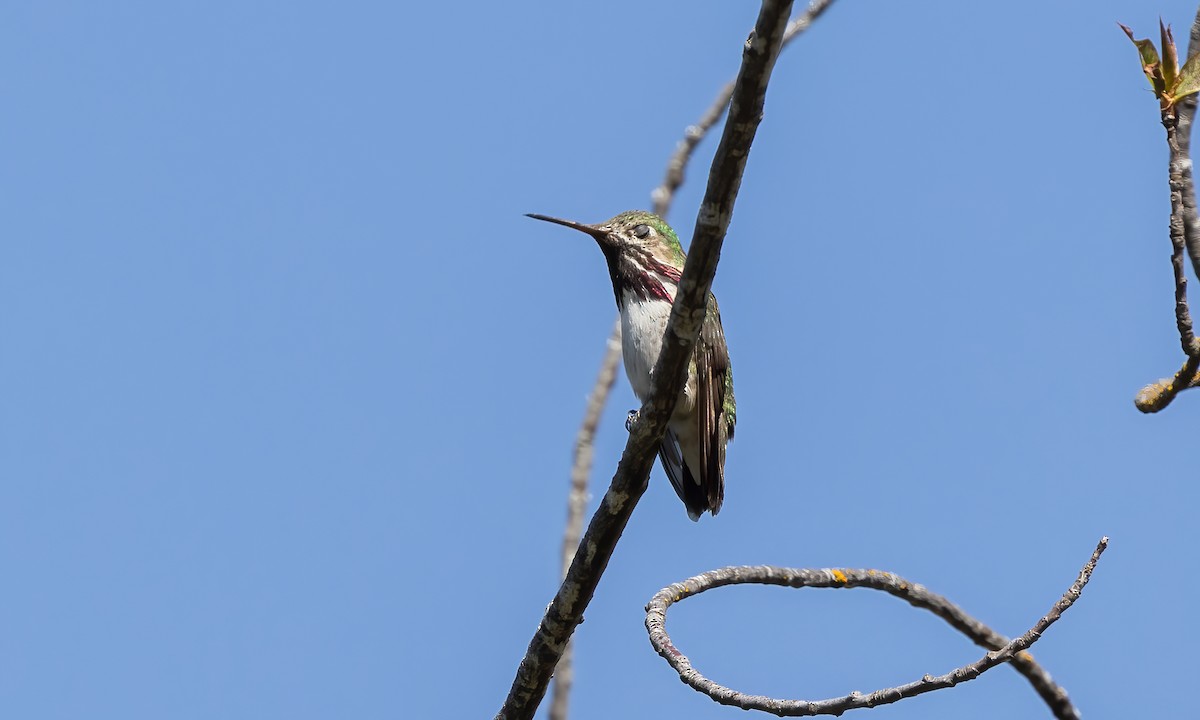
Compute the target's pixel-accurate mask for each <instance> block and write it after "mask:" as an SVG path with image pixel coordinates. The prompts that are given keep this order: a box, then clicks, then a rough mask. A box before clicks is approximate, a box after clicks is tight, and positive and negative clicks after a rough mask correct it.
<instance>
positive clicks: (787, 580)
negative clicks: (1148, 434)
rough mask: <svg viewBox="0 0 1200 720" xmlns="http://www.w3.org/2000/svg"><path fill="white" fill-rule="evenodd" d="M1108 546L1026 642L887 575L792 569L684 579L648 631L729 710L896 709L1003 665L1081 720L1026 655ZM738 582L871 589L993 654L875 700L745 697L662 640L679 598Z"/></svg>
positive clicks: (651, 608)
mask: <svg viewBox="0 0 1200 720" xmlns="http://www.w3.org/2000/svg"><path fill="white" fill-rule="evenodd" d="M1107 547H1108V538H1107V537H1105V538H1101V539H1100V543H1099V544H1098V545H1097V546H1096V549H1095V551H1094V552H1093V553H1092V557H1091V559H1089V560H1088V562H1087V563H1086V564H1085V565H1084V566H1083V569H1082V570H1081V571H1080V572H1079V577H1078V578H1077V579H1076V580H1075V582H1074V583H1073V584H1072V585H1071V587H1070V588H1069V589H1068V590H1067V592H1066V593H1065V594H1064V595H1063V596H1062V598H1061V599H1060V600H1059V601H1058V602H1057V603H1055V604H1054V606H1053V607H1052V608H1051V609H1050V612H1048V613H1046V615H1045V616H1044V617H1042V618H1041V619H1040V620H1038V622H1037V623H1036V624H1035V625H1034V626H1033V627H1032V628H1030V630H1029V631H1028V632H1026V633H1025V634H1024V635H1022V636H1020V637H1018V638H1017V639H1015V640H1012V641H1007V640H1005V639H1004V638H1003V637H1001V636H1000V635H998V634H997V633H995V632H994V631H992V630H991V629H990V628H988V627H987V626H986V625H984V624H983V623H981V622H979V621H978V620H976V619H975V618H973V617H971V616H970V615H967V614H966V613H965V612H963V610H962V609H961V608H959V607H958V606H957V605H955V604H954V603H952V602H950V601H949V600H947V599H946V598H944V597H942V596H941V595H937V594H935V593H932V592H930V591H929V590H927V589H925V587H923V586H921V585H918V584H916V583H912V582H909V581H908V580H905V579H904V578H902V577H899V576H897V575H893V574H892V573H889V572H880V571H878V570H847V569H824V570H814V569H794V568H778V567H770V566H756V567H728V568H723V569H721V570H713V571H711V572H707V573H704V574H703V575H697V576H696V577H693V578H689V579H687V580H685V581H683V582H681V583H675V584H674V585H670V586H668V587H666V588H663V589H662V590H660V591H659V592H658V593H657V594H655V596H654V597H653V598H651V600H650V602H649V604H647V605H646V630H647V632H648V633H649V634H650V643H651V644H652V645H653V646H654V649H655V650H656V651H658V654H659V655H661V656H662V657H663V658H664V659H665V660H666V661H667V663H669V664H670V665H671V667H673V668H674V669H675V671H676V672H678V673H679V679H680V680H682V681H683V682H685V683H687V684H688V685H690V686H691V687H692V688H694V689H696V690H698V691H699V692H702V693H704V694H705V695H708V696H709V697H710V698H712V699H713V700H715V701H716V702H718V703H721V704H723V705H732V706H734V707H739V708H741V709H743V710H761V711H763V712H769V713H772V714H774V715H778V716H780V717H784V716H791V717H795V716H808V715H841V714H842V713H843V712H845V711H846V710H852V709H856V708H869V707H875V706H876V705H885V704H888V703H894V702H897V701H899V700H903V699H905V698H909V697H914V696H916V695H921V694H924V693H927V692H932V691H934V690H940V689H943V688H948V687H954V686H955V685H957V684H959V683H963V682H967V681H969V680H974V679H975V678H977V677H979V676H980V675H981V674H983V673H984V672H986V671H987V670H990V669H991V668H993V667H995V666H997V665H999V664H1001V663H1004V662H1010V661H1011V662H1013V664H1014V666H1015V667H1016V668H1017V670H1018V671H1020V672H1021V673H1022V674H1023V675H1025V676H1026V677H1027V678H1029V680H1030V682H1031V683H1032V684H1033V685H1034V687H1035V688H1036V689H1037V690H1038V693H1039V694H1040V695H1041V696H1042V698H1043V699H1044V700H1046V701H1047V703H1048V704H1049V705H1050V707H1051V709H1052V710H1053V712H1054V714H1055V717H1058V718H1078V717H1079V713H1078V711H1076V710H1075V708H1074V706H1072V705H1071V703H1070V702H1069V701H1068V700H1067V697H1066V692H1065V691H1063V690H1062V688H1060V687H1058V686H1057V685H1055V684H1054V682H1053V681H1052V680H1050V677H1049V675H1047V674H1046V673H1045V671H1044V670H1042V669H1041V667H1040V666H1038V664H1037V663H1036V662H1034V660H1033V658H1032V656H1030V655H1029V654H1028V653H1025V652H1024V651H1025V650H1026V649H1028V648H1029V646H1031V645H1033V643H1035V642H1037V640H1038V639H1039V638H1040V637H1041V636H1042V633H1044V632H1045V631H1046V629H1047V628H1049V627H1050V626H1051V625H1052V624H1054V622H1055V621H1057V620H1058V619H1059V617H1061V616H1062V614H1063V612H1065V611H1066V610H1067V608H1069V607H1071V605H1072V604H1074V602H1075V601H1076V600H1077V599H1079V596H1080V594H1081V593H1082V592H1083V588H1084V586H1085V585H1087V583H1088V580H1089V579H1090V578H1091V575H1092V571H1093V570H1095V568H1096V562H1097V561H1098V560H1099V559H1100V555H1101V554H1102V553H1103V552H1104V550H1105V548H1107ZM739 583H761V584H766V585H782V586H785V587H795V588H801V587H825V588H852V587H865V588H870V589H872V590H882V591H884V592H886V593H888V594H890V595H893V596H895V597H898V598H900V599H902V600H905V601H907V602H908V603H909V604H911V605H914V606H916V607H919V608H924V609H926V610H929V611H930V612H932V613H934V614H935V615H937V616H938V617H940V618H942V619H944V620H946V622H948V623H949V624H950V625H951V626H953V627H954V628H955V629H956V630H959V631H960V632H962V633H964V634H966V635H967V636H968V637H970V638H971V639H972V640H973V641H975V643H976V644H978V645H982V646H983V647H987V648H989V649H991V650H992V652H989V653H987V654H986V655H984V656H983V657H982V658H980V659H979V660H977V661H975V662H973V663H970V664H969V665H964V666H963V667H960V668H957V669H955V670H952V671H950V672H949V673H946V674H945V675H940V676H937V677H934V676H931V675H925V676H924V677H922V678H921V679H920V680H916V681H914V682H911V683H908V684H906V685H900V686H898V687H892V688H885V689H882V690H876V691H875V692H872V693H867V694H863V693H859V692H852V693H850V694H849V695H844V696H842V697H837V698H829V699H826V700H781V699H777V698H770V697H766V696H763V695H746V694H743V693H740V692H738V691H737V690H733V689H730V688H727V687H725V686H723V685H720V684H718V683H715V682H713V681H712V680H709V679H708V678H706V677H704V676H703V675H701V674H700V673H699V671H697V670H696V669H695V668H694V667H692V664H691V662H690V661H689V660H688V658H687V657H686V656H685V655H684V654H683V653H682V652H680V651H679V649H678V648H677V647H676V646H675V644H674V643H673V642H672V641H671V638H670V637H669V636H668V635H667V631H666V619H667V608H669V607H670V606H671V605H672V604H673V603H676V602H678V601H680V600H683V599H684V598H687V597H690V596H692V595H697V594H699V593H702V592H704V591H706V590H711V589H713V588H718V587H724V586H726V585H735V584H739Z"/></svg>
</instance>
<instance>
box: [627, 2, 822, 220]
mask: <svg viewBox="0 0 1200 720" xmlns="http://www.w3.org/2000/svg"><path fill="white" fill-rule="evenodd" d="M833 3H834V0H813V2H812V4H811V5H809V6H808V9H807V10H805V11H804V12H803V13H802V14H801V15H800V16H799V17H797V18H796V19H795V20H792V21H791V22H789V23H788V26H787V29H786V30H784V31H783V43H782V45H781V48H783V47H787V46H788V43H790V42H791V41H792V40H793V39H795V38H796V37H797V36H798V35H800V34H801V33H803V32H804V31H805V30H807V29H808V28H809V26H811V25H812V24H813V22H814V21H815V20H816V19H817V18H819V17H821V15H822V14H823V13H824V12H825V11H826V10H828V9H829V6H830V5H832V4H833ZM733 84H734V81H733V80H731V81H729V82H727V83H725V86H724V87H723V88H721V91H720V92H718V93H717V97H716V99H715V100H713V103H712V105H710V106H709V108H708V110H705V111H704V114H703V115H701V116H700V120H698V121H697V122H696V124H695V125H689V126H688V127H687V128H686V129H685V130H684V131H683V139H682V140H680V141H679V143H678V144H677V145H676V146H675V152H674V153H672V154H671V159H670V160H668V161H667V172H666V175H665V176H664V177H663V181H662V184H661V185H659V186H658V187H656V188H654V190H653V191H651V193H650V201H651V202H652V203H653V205H654V214H655V215H658V216H659V217H661V218H666V217H667V213H668V212H669V211H670V209H671V203H672V202H673V201H674V200H675V192H676V191H678V190H679V188H680V186H682V185H683V180H684V171H685V170H686V169H687V165H688V163H689V162H690V161H691V159H692V154H693V153H694V152H695V151H696V146H697V145H699V144H700V141H701V140H703V139H704V137H705V136H706V135H708V131H709V130H710V129H712V126H713V125H716V124H717V121H718V120H720V119H721V116H723V115H724V114H725V108H727V107H729V99H730V98H731V97H733Z"/></svg>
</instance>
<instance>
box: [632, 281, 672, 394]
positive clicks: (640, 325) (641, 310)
mask: <svg viewBox="0 0 1200 720" xmlns="http://www.w3.org/2000/svg"><path fill="white" fill-rule="evenodd" d="M670 316H671V303H668V302H664V301H662V300H641V299H639V298H638V297H637V296H636V295H634V294H632V293H629V292H626V293H625V297H624V302H623V303H622V304H621V352H622V354H623V355H624V356H625V374H626V375H628V376H629V384H630V385H632V386H633V392H634V394H635V395H637V396H638V399H639V400H641V401H642V402H645V401H646V398H647V397H649V395H650V371H651V370H653V369H654V363H655V362H657V361H658V354H659V353H660V352H662V339H663V333H664V332H666V329H667V318H669V317H670Z"/></svg>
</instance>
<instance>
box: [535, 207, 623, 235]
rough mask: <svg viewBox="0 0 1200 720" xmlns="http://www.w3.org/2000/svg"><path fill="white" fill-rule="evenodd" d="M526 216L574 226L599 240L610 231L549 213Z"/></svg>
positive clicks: (570, 226)
mask: <svg viewBox="0 0 1200 720" xmlns="http://www.w3.org/2000/svg"><path fill="white" fill-rule="evenodd" d="M525 217H531V218H533V219H534V220H545V221H546V222H548V223H554V224H555V225H563V226H565V227H569V228H573V229H575V230H578V231H579V232H584V233H587V234H588V235H591V236H592V237H594V238H596V239H597V240H603V239H604V238H605V237H607V236H608V233H606V232H604V231H603V230H600V229H599V228H594V227H592V226H591V225H584V224H583V223H581V222H575V221H574V220H563V219H562V218H556V217H550V216H549V215H538V214H537V213H525Z"/></svg>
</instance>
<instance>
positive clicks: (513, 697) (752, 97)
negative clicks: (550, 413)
mask: <svg viewBox="0 0 1200 720" xmlns="http://www.w3.org/2000/svg"><path fill="white" fill-rule="evenodd" d="M791 7H792V3H791V2H790V0H763V3H762V8H761V9H760V11H759V15H758V20H757V22H756V24H755V29H754V32H753V33H752V34H751V36H750V39H749V40H747V42H746V45H745V47H744V48H743V51H742V68H741V71H740V72H739V74H738V80H737V86H736V88H735V89H734V93H733V100H732V102H731V103H730V112H729V120H728V121H727V122H726V123H725V130H724V132H723V133H722V136H721V142H720V144H719V145H718V146H717V152H716V154H715V156H714V157H713V164H712V169H711V170H710V171H709V178H708V187H707V190H706V191H705V195H704V201H703V203H702V204H701V206H700V211H699V213H698V217H697V219H696V230H695V232H694V233H693V234H692V242H691V245H690V247H689V252H688V257H687V262H686V263H685V264H684V268H683V275H682V277H681V278H680V280H679V286H678V290H677V292H676V295H675V302H674V304H673V305H672V307H671V317H670V319H669V320H668V321H667V329H666V333H665V335H664V337H663V347H662V351H661V353H660V354H659V357H658V362H657V363H656V364H655V367H654V371H653V376H652V377H653V378H654V390H653V392H652V393H651V394H650V398H649V400H647V402H645V403H644V404H643V405H642V408H641V410H640V411H639V413H638V416H637V419H636V420H635V421H634V422H633V423H632V425H631V426H630V431H629V439H628V441H627V442H626V444H625V452H624V453H623V454H622V456H621V461H620V463H619V464H618V465H617V472H616V475H615V476H614V477H613V480H612V484H611V485H610V486H609V488H608V492H606V493H605V494H604V497H603V498H602V499H601V501H600V507H599V508H598V509H597V510H596V514H595V515H593V516H592V521H591V523H590V524H589V525H588V528H587V531H586V533H585V534H584V537H583V540H582V541H581V544H580V547H581V548H582V549H583V552H577V553H576V554H575V558H574V560H572V562H571V567H570V569H569V570H568V571H567V577H566V578H565V579H564V580H563V582H562V585H561V586H560V587H559V589H558V592H557V593H556V594H555V596H554V599H553V600H552V601H551V602H550V605H549V606H548V607H547V608H546V613H545V615H544V616H543V617H542V620H541V622H540V623H539V624H538V628H537V631H536V632H535V633H534V635H533V639H532V640H531V641H530V643H529V649H528V650H526V652H525V657H524V658H522V660H521V664H520V666H519V667H518V668H517V673H516V677H515V678H514V679H513V684H512V688H511V689H510V690H509V693H508V697H507V698H506V699H505V701H504V705H503V706H502V707H501V708H500V711H499V712H498V713H497V715H496V717H497V718H503V719H505V720H507V719H509V718H514V719H516V718H520V719H524V718H532V717H533V714H534V712H535V711H536V709H537V706H538V705H539V704H540V703H541V701H542V697H544V696H545V694H546V687H547V686H548V685H549V683H550V677H551V675H552V673H553V671H554V667H555V666H556V665H557V664H558V661H559V659H560V658H561V657H562V653H563V650H564V649H565V648H566V644H567V641H568V640H569V639H570V637H571V634H572V633H573V632H574V631H575V628H576V626H578V625H579V623H580V622H581V621H582V619H583V611H584V609H585V608H586V607H587V605H588V603H589V602H590V601H591V599H592V595H593V594H594V593H595V591H596V586H597V585H598V584H599V582H600V577H601V575H603V573H604V569H605V568H606V567H607V566H608V560H609V558H611V557H612V553H613V550H614V549H615V548H616V545H617V541H618V540H619V539H620V537H621V533H622V532H623V531H624V529H625V525H626V524H627V523H628V522H629V517H630V515H632V513H633V509H634V507H635V506H636V505H637V502H638V500H639V499H641V496H642V494H643V493H644V492H645V491H646V483H647V481H648V480H649V478H650V469H651V467H652V466H653V463H654V458H655V455H656V454H657V451H658V445H659V443H660V442H661V440H662V437H663V433H664V432H666V429H667V419H668V418H669V417H670V416H671V412H672V411H673V410H674V409H675V402H676V400H677V399H678V397H679V392H680V390H681V389H682V388H683V384H684V380H685V377H686V373H687V364H688V360H689V359H690V358H691V355H692V348H693V347H694V345H695V343H696V338H697V336H698V335H699V333H700V325H701V323H702V322H703V320H704V314H705V308H706V304H707V300H708V292H709V288H710V287H711V286H712V280H713V276H714V275H715V274H716V270H717V262H718V260H719V258H720V255H721V245H722V243H723V242H724V240H725V230H726V228H728V226H729V220H730V217H731V216H732V214H733V206H734V202H735V201H736V199H737V191H738V188H739V187H740V185H741V179H742V172H743V171H744V170H745V166H746V159H747V157H748V156H749V154H750V147H751V144H752V143H753V141H754V135H755V133H756V131H757V130H758V123H759V122H760V120H761V119H762V113H763V101H764V99H765V97H766V92H767V84H768V82H769V81H770V78H771V70H772V69H773V68H774V66H775V59H776V58H777V57H778V55H779V47H780V44H781V43H782V41H783V31H784V28H785V26H786V25H787V19H788V16H789V14H790V11H791Z"/></svg>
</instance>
